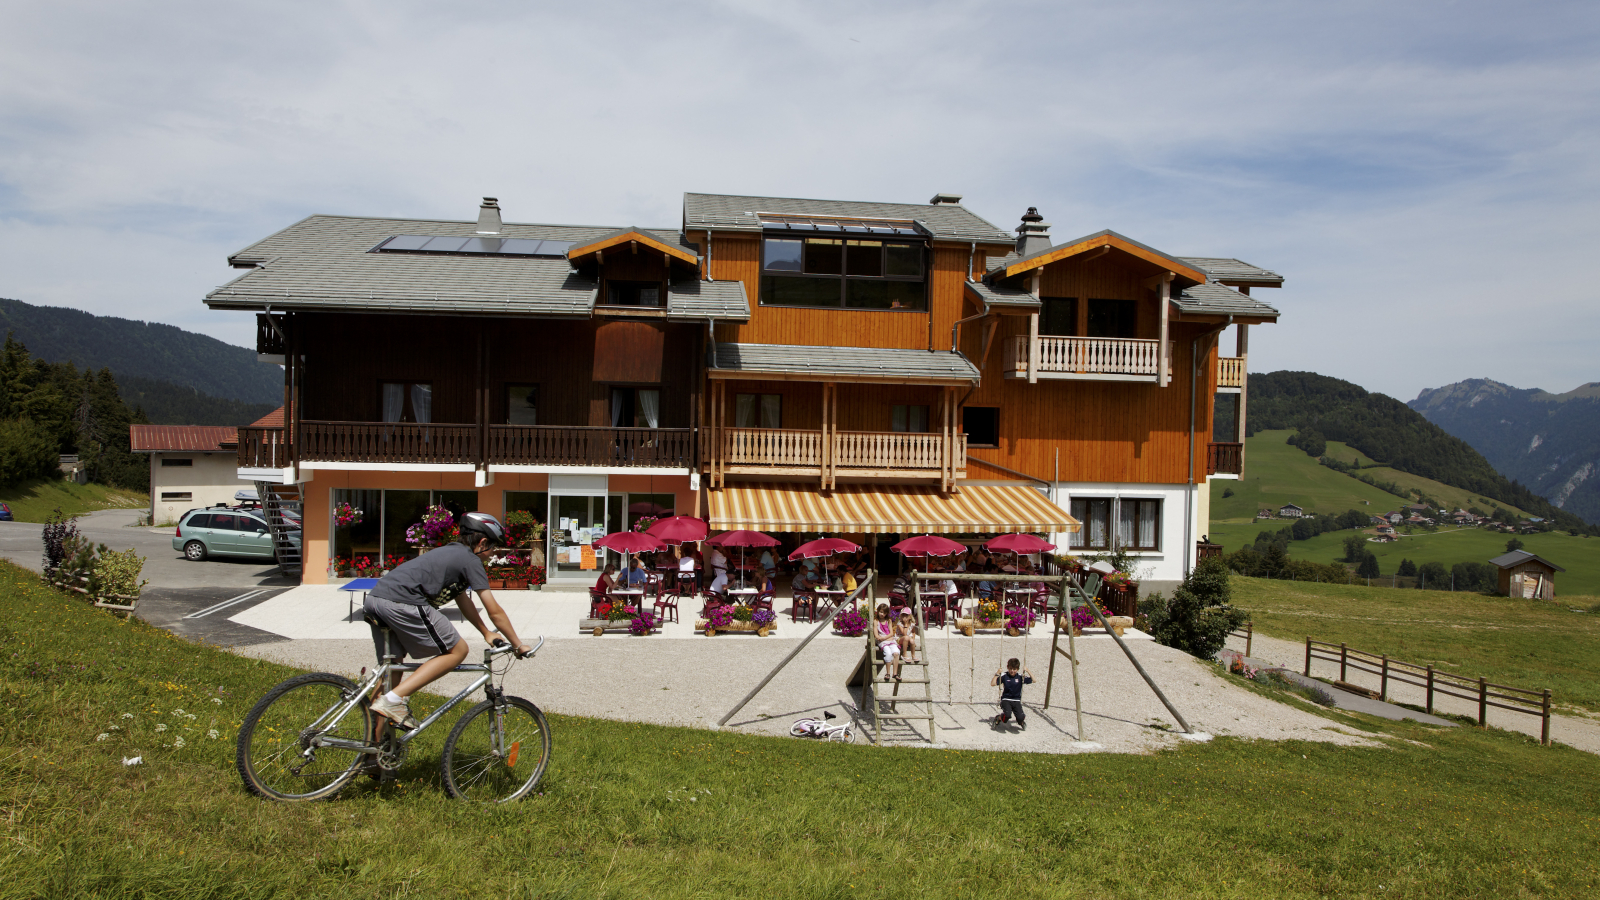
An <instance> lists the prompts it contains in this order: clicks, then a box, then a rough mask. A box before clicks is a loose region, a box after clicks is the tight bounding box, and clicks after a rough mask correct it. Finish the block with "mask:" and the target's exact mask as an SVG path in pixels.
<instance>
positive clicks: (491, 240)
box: [372, 234, 574, 257]
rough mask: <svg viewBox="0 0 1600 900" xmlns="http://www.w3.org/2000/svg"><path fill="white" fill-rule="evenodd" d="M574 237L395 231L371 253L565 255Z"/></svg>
mask: <svg viewBox="0 0 1600 900" xmlns="http://www.w3.org/2000/svg"><path fill="white" fill-rule="evenodd" d="M573 243H574V242H573V241H541V240H533V239H531V238H498V237H482V236H468V235H443V234H397V235H395V236H394V237H392V238H388V239H387V240H385V241H383V242H382V243H380V244H378V246H376V247H373V248H372V252H373V253H421V254H429V255H432V254H440V255H448V256H532V257H539V256H545V257H564V256H566V255H567V249H568V248H569V247H571V246H572V245H573Z"/></svg>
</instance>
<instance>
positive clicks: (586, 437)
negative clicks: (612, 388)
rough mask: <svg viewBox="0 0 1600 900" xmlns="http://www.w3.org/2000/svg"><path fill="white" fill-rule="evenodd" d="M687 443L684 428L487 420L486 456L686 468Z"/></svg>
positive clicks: (500, 460)
mask: <svg viewBox="0 0 1600 900" xmlns="http://www.w3.org/2000/svg"><path fill="white" fill-rule="evenodd" d="M691 446H692V440H691V438H690V432H689V429H687V428H589V427H578V426H564V425H491V426H489V452H488V456H487V462H488V463H489V464H490V465H531V466H603V467H610V466H642V467H646V468H669V469H685V468H688V467H689V466H690V464H691V459H690V457H691V453H690V448H691Z"/></svg>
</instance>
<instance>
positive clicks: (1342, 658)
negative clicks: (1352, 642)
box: [1339, 641, 1350, 681]
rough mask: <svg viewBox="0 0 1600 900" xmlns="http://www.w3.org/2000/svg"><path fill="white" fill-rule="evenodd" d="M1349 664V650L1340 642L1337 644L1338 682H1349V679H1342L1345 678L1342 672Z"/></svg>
mask: <svg viewBox="0 0 1600 900" xmlns="http://www.w3.org/2000/svg"><path fill="white" fill-rule="evenodd" d="M1349 663H1350V648H1349V647H1347V646H1345V643H1344V641H1340V642H1339V680H1340V681H1349V680H1350V679H1348V678H1346V677H1344V676H1345V672H1344V670H1345V666H1347V665H1348V664H1349Z"/></svg>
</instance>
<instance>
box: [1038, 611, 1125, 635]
mask: <svg viewBox="0 0 1600 900" xmlns="http://www.w3.org/2000/svg"><path fill="white" fill-rule="evenodd" d="M1106 621H1107V622H1110V623H1111V631H1112V633H1113V634H1115V635H1116V636H1117V637H1122V632H1123V631H1125V630H1127V629H1129V628H1132V627H1133V617H1131V616H1106ZM1056 624H1057V627H1059V628H1060V629H1061V630H1062V631H1070V632H1072V635H1073V637H1083V629H1082V628H1073V627H1072V620H1070V619H1064V618H1058V619H1057V620H1056ZM1089 630H1091V631H1095V632H1098V633H1100V634H1105V631H1106V630H1105V629H1104V628H1101V627H1100V626H1098V625H1091V626H1089Z"/></svg>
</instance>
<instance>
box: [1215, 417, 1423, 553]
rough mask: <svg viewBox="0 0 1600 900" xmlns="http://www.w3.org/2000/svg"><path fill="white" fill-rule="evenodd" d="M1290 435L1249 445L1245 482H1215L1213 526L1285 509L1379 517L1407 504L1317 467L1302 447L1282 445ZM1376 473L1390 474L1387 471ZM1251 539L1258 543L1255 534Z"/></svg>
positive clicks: (1260, 437)
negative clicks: (1362, 512)
mask: <svg viewBox="0 0 1600 900" xmlns="http://www.w3.org/2000/svg"><path fill="white" fill-rule="evenodd" d="M1292 433H1293V432H1289V431H1263V432H1260V433H1259V434H1257V435H1255V436H1254V437H1251V438H1249V439H1248V440H1246V442H1245V457H1244V477H1243V478H1241V479H1239V480H1238V481H1231V480H1229V481H1213V482H1211V521H1212V522H1213V523H1215V522H1219V521H1228V520H1234V521H1237V520H1244V521H1246V522H1248V521H1250V520H1251V519H1253V518H1254V517H1255V514H1256V511H1257V510H1260V509H1273V510H1276V509H1277V508H1278V507H1280V506H1283V505H1284V504H1286V503H1293V504H1295V505H1297V506H1300V507H1302V508H1304V509H1305V510H1306V511H1307V512H1315V513H1335V514H1337V513H1342V512H1344V511H1345V510H1348V509H1360V510H1368V509H1370V510H1371V511H1372V512H1373V513H1374V514H1377V513H1380V512H1383V511H1385V510H1389V509H1394V508H1395V507H1396V506H1399V505H1400V504H1401V503H1404V502H1405V501H1403V500H1401V499H1400V498H1399V497H1396V496H1395V495H1393V494H1391V493H1388V492H1387V491H1382V490H1379V489H1378V488H1375V487H1373V486H1372V485H1370V484H1363V483H1362V482H1360V481H1357V480H1355V479H1354V478H1351V477H1350V476H1348V475H1345V474H1342V473H1340V472H1335V471H1334V470H1332V469H1330V468H1328V467H1326V466H1323V465H1320V464H1318V463H1317V461H1316V460H1314V459H1312V458H1311V457H1309V456H1307V455H1306V454H1305V452H1304V451H1302V450H1301V449H1300V448H1299V447H1291V446H1289V445H1288V444H1286V443H1284V441H1286V440H1287V439H1288V437H1289V435H1290V434H1292ZM1377 471H1379V472H1384V473H1387V472H1389V470H1388V469H1380V470H1377ZM1229 488H1231V489H1232V490H1233V493H1234V495H1233V496H1232V497H1226V498H1225V497H1223V496H1222V494H1223V491H1225V490H1227V489H1229ZM1363 500H1366V501H1371V505H1364V504H1363V503H1362V501H1363ZM1257 530H1260V529H1257ZM1213 537H1215V536H1214V535H1213ZM1250 538H1251V539H1252V540H1253V539H1254V538H1255V533H1254V532H1251V534H1250Z"/></svg>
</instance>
